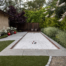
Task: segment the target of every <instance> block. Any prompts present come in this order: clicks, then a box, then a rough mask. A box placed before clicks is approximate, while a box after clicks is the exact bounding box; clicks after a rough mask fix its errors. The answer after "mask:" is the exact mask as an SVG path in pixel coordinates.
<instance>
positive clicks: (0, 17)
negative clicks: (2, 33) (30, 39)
mask: <svg viewBox="0 0 66 66" xmlns="http://www.w3.org/2000/svg"><path fill="white" fill-rule="evenodd" d="M8 21H9V20H8V16H6V15H4V14H3V13H0V30H1V29H3V27H5V28H7V27H8V26H9V24H8Z"/></svg>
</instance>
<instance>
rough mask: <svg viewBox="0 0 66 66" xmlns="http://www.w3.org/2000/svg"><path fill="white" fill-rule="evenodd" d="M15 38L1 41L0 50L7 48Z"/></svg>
mask: <svg viewBox="0 0 66 66" xmlns="http://www.w3.org/2000/svg"><path fill="white" fill-rule="evenodd" d="M13 41H14V40H9V41H0V51H2V50H3V49H4V48H6V47H7V46H8V45H9V44H11V43H12V42H13Z"/></svg>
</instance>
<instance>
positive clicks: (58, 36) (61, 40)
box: [41, 27, 66, 48]
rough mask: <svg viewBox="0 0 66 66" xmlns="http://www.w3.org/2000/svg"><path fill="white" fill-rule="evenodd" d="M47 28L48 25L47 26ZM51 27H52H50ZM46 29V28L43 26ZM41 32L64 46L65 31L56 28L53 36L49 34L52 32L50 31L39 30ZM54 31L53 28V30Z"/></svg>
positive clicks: (65, 46)
mask: <svg viewBox="0 0 66 66" xmlns="http://www.w3.org/2000/svg"><path fill="white" fill-rule="evenodd" d="M48 28H49V27H48ZM52 28H53V27H52ZM45 29H46V28H45ZM41 31H42V32H43V33H45V34H46V35H47V36H48V37H50V38H52V39H53V40H55V41H56V42H57V43H59V44H60V45H62V46H63V47H64V48H66V40H65V38H66V32H64V31H61V30H58V31H57V33H56V34H55V33H54V34H55V36H50V34H52V33H51V32H50V34H48V33H47V32H48V31H47V32H44V29H42V30H41ZM53 31H54V30H53Z"/></svg>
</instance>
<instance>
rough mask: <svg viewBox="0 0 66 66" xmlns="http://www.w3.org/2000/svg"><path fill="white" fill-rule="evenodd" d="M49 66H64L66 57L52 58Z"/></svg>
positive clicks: (65, 65)
mask: <svg viewBox="0 0 66 66" xmlns="http://www.w3.org/2000/svg"><path fill="white" fill-rule="evenodd" d="M50 66H66V56H60V57H58V56H57V57H56V56H55V57H52V61H51V63H50Z"/></svg>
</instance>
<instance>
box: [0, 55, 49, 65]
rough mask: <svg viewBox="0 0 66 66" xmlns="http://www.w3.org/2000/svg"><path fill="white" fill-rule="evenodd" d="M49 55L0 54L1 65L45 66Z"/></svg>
mask: <svg viewBox="0 0 66 66" xmlns="http://www.w3.org/2000/svg"><path fill="white" fill-rule="evenodd" d="M48 59H49V57H48V56H0V66H45V65H46V64H47V62H48Z"/></svg>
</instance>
